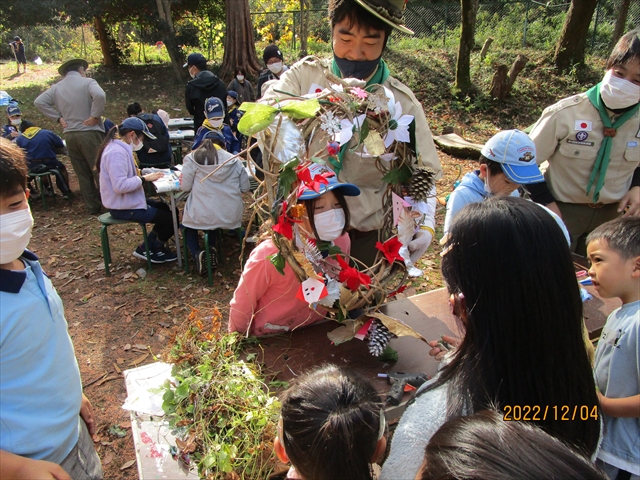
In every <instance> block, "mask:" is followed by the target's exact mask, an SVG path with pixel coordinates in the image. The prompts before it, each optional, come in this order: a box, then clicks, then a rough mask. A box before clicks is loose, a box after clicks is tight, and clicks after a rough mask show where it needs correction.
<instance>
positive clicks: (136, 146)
mask: <svg viewBox="0 0 640 480" xmlns="http://www.w3.org/2000/svg"><path fill="white" fill-rule="evenodd" d="M138 142H139V143H135V141H134V140H131V148H132V149H133V151H134V152H137V151H138V150H140V149H141V148H142V140H140V139H138Z"/></svg>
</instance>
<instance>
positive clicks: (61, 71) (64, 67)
mask: <svg viewBox="0 0 640 480" xmlns="http://www.w3.org/2000/svg"><path fill="white" fill-rule="evenodd" d="M72 65H82V68H84V69H85V70H86V69H87V68H89V64H88V63H87V61H86V60H84V59H82V58H72V59H71V60H67V61H66V62H64V63H63V64H62V65H60V66H59V67H58V73H59V74H60V75H62V76H63V77H64V76H65V75H66V74H67V69H68V68H69V67H70V66H72Z"/></svg>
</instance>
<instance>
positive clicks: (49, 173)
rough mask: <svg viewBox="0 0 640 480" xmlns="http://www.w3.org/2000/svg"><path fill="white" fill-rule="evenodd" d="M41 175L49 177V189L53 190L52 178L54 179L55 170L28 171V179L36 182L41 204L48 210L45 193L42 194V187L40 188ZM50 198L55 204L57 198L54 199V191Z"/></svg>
mask: <svg viewBox="0 0 640 480" xmlns="http://www.w3.org/2000/svg"><path fill="white" fill-rule="evenodd" d="M43 177H48V178H49V184H50V185H51V191H52V192H53V180H54V179H55V172H54V171H53V170H48V171H46V172H42V173H32V172H29V179H31V180H34V181H35V182H36V186H37V188H38V191H39V192H40V198H42V206H43V207H44V209H45V210H48V207H47V199H46V195H45V194H44V188H42V178H43ZM52 198H53V201H54V203H56V204H57V203H58V200H57V199H56V194H55V192H53V196H52Z"/></svg>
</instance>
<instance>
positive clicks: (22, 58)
mask: <svg viewBox="0 0 640 480" xmlns="http://www.w3.org/2000/svg"><path fill="white" fill-rule="evenodd" d="M9 45H10V46H11V50H12V51H13V56H14V57H15V59H16V64H17V67H18V71H17V72H16V73H20V65H21V64H22V67H23V72H24V73H27V57H26V55H25V54H24V43H22V39H21V38H20V37H19V36H17V35H16V36H15V37H13V42H10V43H9Z"/></svg>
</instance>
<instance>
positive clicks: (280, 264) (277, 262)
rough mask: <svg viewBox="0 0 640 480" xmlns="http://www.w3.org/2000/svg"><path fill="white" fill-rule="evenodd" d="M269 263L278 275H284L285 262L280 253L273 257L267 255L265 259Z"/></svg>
mask: <svg viewBox="0 0 640 480" xmlns="http://www.w3.org/2000/svg"><path fill="white" fill-rule="evenodd" d="M267 258H268V259H269V261H270V262H271V263H272V264H273V266H274V267H276V270H277V271H278V273H279V274H280V275H284V267H285V265H286V261H285V259H284V257H283V256H282V254H280V252H278V253H274V254H273V255H269V256H268V257H267Z"/></svg>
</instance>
